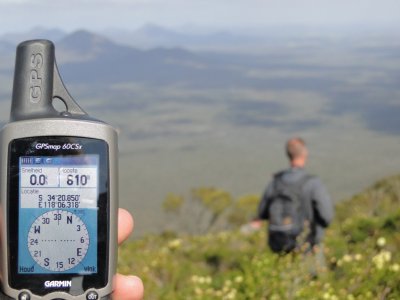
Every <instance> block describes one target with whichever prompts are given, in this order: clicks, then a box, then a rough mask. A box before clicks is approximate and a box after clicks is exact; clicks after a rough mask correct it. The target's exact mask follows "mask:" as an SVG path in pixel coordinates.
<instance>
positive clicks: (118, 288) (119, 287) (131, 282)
mask: <svg viewBox="0 0 400 300" xmlns="http://www.w3.org/2000/svg"><path fill="white" fill-rule="evenodd" d="M143 295H144V287H143V282H142V280H141V279H140V278H139V277H136V276H125V275H121V274H116V275H115V277H114V293H113V297H112V299H113V300H141V299H143Z"/></svg>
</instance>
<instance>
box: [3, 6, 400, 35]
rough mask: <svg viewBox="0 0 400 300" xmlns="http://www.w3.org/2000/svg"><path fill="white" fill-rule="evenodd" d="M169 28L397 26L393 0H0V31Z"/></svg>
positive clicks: (398, 19) (398, 18) (398, 16)
mask: <svg viewBox="0 0 400 300" xmlns="http://www.w3.org/2000/svg"><path fill="white" fill-rule="evenodd" d="M149 23H151V24H157V25H161V26H165V27H168V28H171V29H172V28H173V29H181V30H184V29H196V28H197V29H198V28H204V29H217V30H221V29H246V28H263V27H265V26H271V25H278V26H291V25H295V26H299V25H301V26H314V27H319V26H337V25H340V26H366V25H368V26H371V27H375V26H379V27H386V28H400V1H399V0H68V1H60V0H0V24H1V26H0V34H2V33H5V32H23V31H27V30H29V29H31V28H33V27H37V26H40V27H45V28H59V29H62V30H65V31H73V30H76V29H82V28H84V29H88V30H95V31H101V30H104V29H110V28H116V29H126V30H135V29H137V28H139V27H140V26H143V25H144V24H149Z"/></svg>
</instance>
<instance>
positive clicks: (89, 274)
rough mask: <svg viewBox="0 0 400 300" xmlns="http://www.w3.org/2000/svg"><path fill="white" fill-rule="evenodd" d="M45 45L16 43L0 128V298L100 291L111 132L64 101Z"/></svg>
mask: <svg viewBox="0 0 400 300" xmlns="http://www.w3.org/2000/svg"><path fill="white" fill-rule="evenodd" d="M54 53H55V50H54V45H53V44H52V43H51V42H50V41H47V40H32V41H26V42H23V43H21V44H20V45H19V46H18V48H17V55H16V64H15V74H14V86H13V94H12V104H11V117H10V122H9V123H8V124H6V125H5V126H4V127H3V129H2V130H1V133H0V154H1V159H0V168H1V174H0V176H1V190H0V193H1V208H0V214H1V215H0V227H1V249H0V251H1V261H0V263H1V278H0V280H1V284H2V293H3V294H4V295H2V296H1V297H0V299H18V300H35V299H48V300H50V299H53V300H54V299H57V300H60V299H84V300H96V299H110V298H111V293H112V289H113V287H112V281H113V276H114V274H115V269H116V257H117V249H116V247H117V209H118V202H117V200H118V197H117V196H118V195H117V164H118V162H117V132H116V130H115V129H113V128H112V127H111V126H109V125H107V124H105V123H103V122H101V121H98V120H95V119H94V118H91V117H89V115H88V114H87V113H86V112H85V111H83V110H82V109H81V108H80V107H79V105H78V104H77V103H76V102H75V101H74V100H73V99H72V97H71V96H70V95H69V93H68V91H67V90H66V88H65V87H64V85H63V83H62V80H61V78H60V75H59V72H58V69H57V65H56V63H55V54H54ZM55 102H59V103H58V104H57V105H58V107H57V105H55ZM60 103H61V104H62V105H61V108H60Z"/></svg>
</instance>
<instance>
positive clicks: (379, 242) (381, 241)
mask: <svg viewBox="0 0 400 300" xmlns="http://www.w3.org/2000/svg"><path fill="white" fill-rule="evenodd" d="M376 245H377V246H378V247H381V248H382V247H384V246H385V245H386V239H385V238H384V237H380V238H379V239H378V240H377V241H376Z"/></svg>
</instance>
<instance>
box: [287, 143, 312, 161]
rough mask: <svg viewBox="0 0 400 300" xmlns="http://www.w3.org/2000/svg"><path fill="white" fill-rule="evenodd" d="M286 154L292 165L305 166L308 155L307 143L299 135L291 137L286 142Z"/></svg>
mask: <svg viewBox="0 0 400 300" xmlns="http://www.w3.org/2000/svg"><path fill="white" fill-rule="evenodd" d="M286 154H287V156H288V158H289V161H290V165H291V166H292V167H299V168H302V167H304V166H305V164H306V162H307V157H308V151H307V147H306V143H305V142H304V140H303V139H301V138H298V137H295V138H291V139H289V140H288V141H287V143H286Z"/></svg>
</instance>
